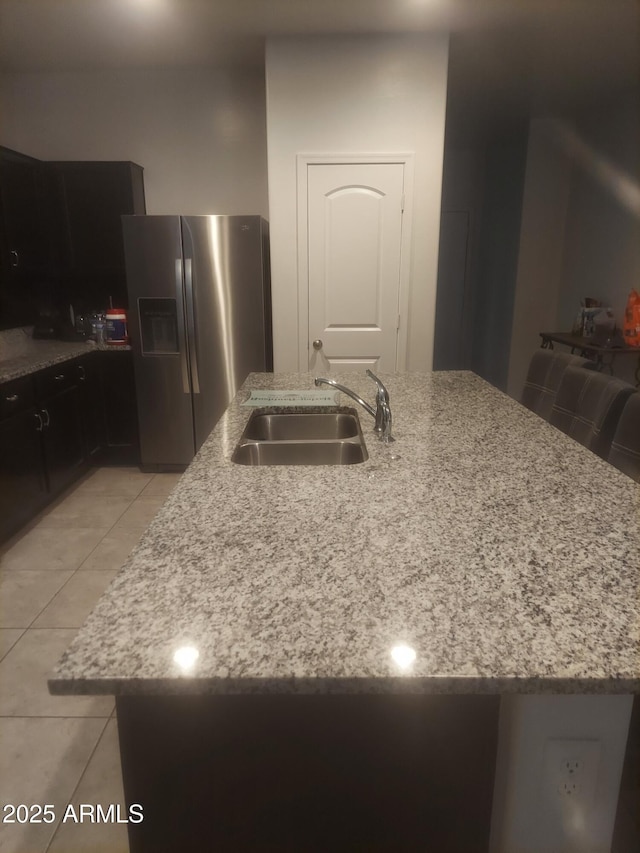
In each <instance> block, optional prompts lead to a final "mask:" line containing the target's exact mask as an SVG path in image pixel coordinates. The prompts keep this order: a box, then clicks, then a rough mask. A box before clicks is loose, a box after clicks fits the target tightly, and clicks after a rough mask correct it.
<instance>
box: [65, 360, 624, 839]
mask: <svg viewBox="0 0 640 853" xmlns="http://www.w3.org/2000/svg"><path fill="white" fill-rule="evenodd" d="M335 378H337V379H338V380H339V381H343V382H344V384H346V385H348V386H349V387H351V388H353V389H354V390H356V391H357V392H358V393H360V394H361V395H362V396H363V397H365V399H372V397H373V385H372V384H371V383H370V381H369V380H368V379H367V378H366V377H365V376H364V375H360V374H358V375H354V374H349V375H348V376H344V377H335ZM382 378H383V380H384V381H385V382H386V383H387V387H388V389H389V393H390V396H391V408H392V411H393V415H394V434H395V437H396V442H395V443H394V444H393V445H390V446H386V445H383V444H382V443H381V442H378V441H377V439H376V438H375V437H374V435H373V433H372V432H371V426H372V423H373V422H372V420H371V418H370V417H369V416H368V415H367V414H366V413H365V412H364V411H363V410H361V409H359V408H358V415H359V418H360V422H361V424H362V428H363V432H364V435H365V440H366V444H367V449H368V453H369V458H368V459H367V461H365V462H363V463H362V464H356V465H346V466H322V467H307V466H301V467H289V466H273V467H267V466H265V467H250V466H242V465H236V464H234V463H233V462H231V459H230V457H231V454H232V452H233V450H234V448H235V446H236V444H237V442H238V439H239V437H240V435H241V433H242V430H243V427H244V425H245V423H246V421H247V418H248V416H249V413H250V409H247V408H244V407H242V406H241V403H242V401H244V400H245V399H246V397H247V396H248V390H249V389H251V388H254V389H259V388H263V389H266V388H274V389H283V390H288V389H295V388H302V389H309V388H312V387H313V378H312V377H311V376H308V375H307V376H305V375H286V374H280V375H269V374H258V375H256V374H253V375H251V376H250V377H249V379H248V380H247V382H246V383H245V385H244V386H243V389H242V390H241V391H240V392H239V394H238V396H237V397H236V399H235V400H234V401H233V402H232V403H231V405H230V407H229V409H228V411H227V412H226V414H225V415H224V416H223V418H222V419H221V421H220V422H219V424H218V425H217V427H216V428H215V430H214V431H213V433H212V434H211V436H210V437H209V439H208V440H207V441H206V442H205V444H204V445H203V447H202V448H201V450H200V452H199V453H198V455H197V456H196V458H195V460H194V461H193V463H192V464H191V465H190V467H189V469H188V470H187V471H186V473H185V475H184V476H183V478H182V479H181V481H180V483H179V485H178V487H177V488H176V489H175V490H174V492H173V494H172V495H171V496H170V497H169V499H168V500H167V502H166V504H165V505H164V507H163V508H162V510H161V511H160V512H159V514H158V515H157V517H156V519H155V520H154V522H153V523H152V525H151V526H150V528H149V530H148V532H147V533H146V535H145V536H144V537H143V539H142V541H141V542H140V544H139V546H138V547H137V548H136V550H135V551H134V552H133V554H132V555H131V557H130V559H129V561H128V563H127V564H126V565H125V567H124V568H123V570H122V571H121V572H120V574H119V575H118V577H116V578H115V579H114V581H113V582H112V584H111V586H110V587H109V589H108V590H107V592H106V593H105V594H104V596H103V597H102V599H101V600H100V602H99V603H98V605H97V606H96V608H95V610H94V611H93V613H92V614H91V616H90V617H89V619H88V620H87V622H86V624H85V626H84V627H83V628H82V629H81V631H80V633H79V635H78V637H77V638H76V640H75V641H74V643H73V644H72V646H71V647H70V649H69V650H68V652H67V653H66V654H65V656H64V657H63V659H62V661H61V662H60V664H59V666H58V668H57V670H56V672H55V673H54V675H53V677H52V678H51V680H50V689H51V691H52V692H53V693H59V694H69V693H84V694H114V695H115V696H116V701H117V707H118V717H119V725H120V737H121V751H122V759H123V775H124V780H125V792H126V794H127V799H128V801H129V802H141V801H142V800H141V799H136V797H141V796H142V795H143V794H144V795H145V796H147V798H148V801H149V811H148V812H147V814H149V813H150V812H151V811H152V810H153V809H154V808H155V809H156V812H155V818H154V820H153V821H152V820H151V818H149V820H148V822H147V821H146V820H145V822H143V823H142V824H140V825H138V826H135V827H134V826H131V827H130V839H131V847H132V851H137V850H147V849H149V850H150V849H155V850H159V849H163V850H164V849H166V850H171V849H178V848H177V847H175V844H176V843H177V839H179V838H180V837H181V836H182V841H183V842H184V844H183V846H182V848H181V849H183V850H188V849H194V850H195V849H198V844H200V845H202V843H203V839H204V838H205V835H203V834H202V833H204V832H205V831H206V826H205V828H202V827H201V828H200V829H198V830H196V829H194V828H193V824H194V823H195V822H196V818H198V819H201V818H202V814H201V813H200V811H201V809H202V808H204V806H203V803H207V802H208V803H209V804H211V803H214V804H215V808H214V813H213V814H212V815H210V814H207V817H206V819H204V824H205V825H207V824H208V825H209V827H210V828H211V829H212V833H213V834H212V836H211V838H213V839H214V843H213V844H212V846H211V849H230V850H231V849H262V848H261V847H260V844H259V843H258V841H260V842H262V843H263V844H264V847H265V848H267V847H268V846H269V844H270V845H271V849H291V850H295V849H306V850H310V849H329V847H331V849H345V850H353V849H363V850H364V849H367V850H368V849H376V847H375V845H373V846H372V843H373V841H375V839H376V838H377V839H378V842H379V845H380V846H379V848H378V849H407V850H409V849H420V848H419V847H417V848H416V847H412V846H411V839H412V838H416V837H418V835H419V836H420V837H422V838H423V839H425V843H427V839H428V835H427V833H428V832H430V831H431V830H432V829H433V832H434V833H435V832H436V829H434V828H433V827H434V826H435V822H437V821H436V819H435V817H434V814H435V811H433V810H432V807H431V806H427V804H428V802H433V801H434V799H436V800H437V799H438V798H439V799H440V800H446V799H447V797H446V796H445V795H444V794H443V793H442V792H447V791H449V790H453V789H455V790H456V791H457V793H454V794H452V796H451V798H450V799H449V800H448V805H447V803H445V802H440V803H439V807H442V808H443V809H444V811H445V812H446V811H447V808H448V809H449V815H450V816H451V815H453V816H454V820H453V821H452V820H449V821H448V823H451V822H455V815H456V814H457V815H458V818H457V819H458V822H459V823H464V822H465V821H467V819H468V821H467V822H468V823H469V826H470V827H471V834H472V835H473V834H475V837H476V846H473V845H472V842H469V844H468V845H467V846H464V847H463V846H461V843H462V842H461V841H460V840H459V838H460V836H454V835H451V834H450V835H449V836H447V835H446V832H447V829H446V827H445V828H444V829H443V830H442V832H443V834H442V835H437V834H433V835H432V836H431V839H433V840H432V841H431V842H429V843H431V845H432V846H431V847H429V844H427V847H428V849H433V850H436V849H438V850H445V849H451V850H455V849H458V850H462V849H469V850H472V849H473V850H484V849H487V836H488V826H489V821H488V819H487V802H488V804H489V805H488V808H489V814H490V804H491V799H492V788H493V778H494V769H495V754H496V739H497V732H498V703H499V701H500V697H501V696H503V697H504V696H506V695H508V694H519V695H522V694H530V695H534V694H535V695H537V696H539V695H540V694H548V695H549V696H557V695H558V694H564V695H565V696H569V695H575V696H579V695H582V694H589V695H590V698H593V699H594V700H596V699H598V698H603V699H609V698H611V697H613V698H614V699H615V698H619V699H620V700H624V701H625V702H627V697H628V695H629V694H632V693H635V692H639V691H640V652H639V649H640V620H639V618H638V613H639V603H638V590H639V583H638V582H639V571H640V569H639V566H640V533H639V527H638V519H639V515H638V514H639V511H640V487H638V485H636V484H635V483H633V482H632V481H631V480H630V479H628V478H627V477H625V476H624V475H623V474H621V473H620V472H619V471H617V470H616V469H614V468H613V467H611V466H609V465H608V464H607V463H606V462H604V461H602V460H601V459H599V458H597V457H596V456H594V455H593V454H592V453H590V452H589V451H587V450H586V449H585V448H583V447H582V446H580V445H578V444H577V443H575V442H574V441H573V440H572V439H570V438H568V437H567V436H565V435H564V434H562V433H560V432H559V431H557V430H556V429H554V428H553V427H551V426H550V425H549V424H547V423H546V422H544V421H542V420H541V419H539V418H538V417H537V416H536V415H534V414H533V413H532V412H530V411H528V410H527V409H525V408H524V407H522V406H520V405H519V404H518V403H517V402H515V401H514V400H512V399H510V398H508V397H506V396H505V395H503V394H501V393H500V392H499V391H497V390H496V389H495V388H492V387H491V386H490V385H488V384H487V383H486V382H484V381H483V380H481V379H480V378H478V377H477V376H475V375H473V374H471V373H464V372H446V373H436V374H429V375H417V374H398V375H389V376H383V377H382ZM341 402H342V403H344V404H347V405H349V406H350V405H351V401H350V400H348V399H347V398H345V397H342V400H341ZM399 647H401V648H404V647H409V648H410V649H411V650H413V651H414V652H415V660H413V661H410V660H409V659H407V658H405V657H403V656H402V655H400V656H399V655H398V654H397V650H398V648H399ZM196 655H197V657H196ZM594 694H600V695H599V696H595V695H594ZM625 707H626V706H625ZM623 716H624V715H623ZM627 722H628V717H627ZM578 728H579V727H578ZM582 731H583V730H582V729H580V728H579V732H582ZM565 736H571V733H568V734H567V733H565ZM579 736H581V737H582V736H584V734H580V735H579ZM385 740H388V741H389V743H390V744H391V746H390V747H388V748H387V749H386V750H385V749H384V748H381V750H380V754H377V755H376V757H375V759H371V763H370V764H369V765H367V759H366V756H369V755H371V754H372V752H375V750H374V749H373V746H374V745H377V746H380V745H381V744H383V742H384V741H385ZM437 743H440V744H443V745H444V746H441V748H440V749H436V748H435V747H434V744H437ZM314 744H315V747H314ZM383 745H384V744H383ZM352 748H353V750H354V752H353V754H352V753H351V752H350V750H351V749H352ZM334 753H335V754H334ZM381 753H385V754H384V755H383V754H381ZM340 754H341V755H342V759H341V758H340ZM461 754H462V755H466V756H467V757H468V763H469V767H470V768H471V769H470V770H469V774H468V776H467V773H466V771H465V773H464V774H459V773H457V772H455V773H454V772H453V769H452V768H453V766H454V765H455V766H459V758H460V755H461ZM412 755H414V756H416V758H415V761H413V762H412V760H411V756H412ZM154 756H155V757H156V760H155V763H154V761H153V760H152V759H153V757H154ZM300 756H303V758H300ZM376 762H379V763H378V764H376ZM498 764H499V765H500V760H499V762H498ZM356 766H357V768H358V773H359V776H358V780H359V781H358V783H357V784H358V786H359V790H360V788H361V789H362V797H360V796H354V793H353V785H354V779H355V778H356V776H354V775H353V773H352V768H353V767H356ZM234 768H235V769H234ZM447 769H448V773H447ZM461 775H462V776H463V777H464V779H463V780H462V781H461V778H460V777H461ZM256 779H257V780H258V782H257V783H255V782H254V783H252V782H251V780H256ZM341 779H342V780H343V782H342V783H341ZM367 779H370V780H371V779H372V780H373V783H374V784H369V785H367V782H366V780H367ZM303 780H306V781H305V783H304V785H303ZM347 783H349V784H347ZM301 785H303V787H305V786H306V787H305V790H303V791H301V792H300V787H301ZM467 785H468V786H469V787H467ZM420 786H422V787H421V788H420ZM376 788H377V789H378V790H380V791H381V792H382V794H381V796H382V799H380V798H378V799H375V790H376ZM224 789H226V790H232V791H235V794H236V796H235V798H234V797H230V796H226V794H225V790H224ZM394 789H395V790H394ZM417 789H420V790H417ZM168 790H169V793H167V791H168ZM181 790H182V791H188V794H187V795H185V796H183V797H182V799H181V798H180V797H179V796H178V794H179V792H180V791H181ZM243 790H244V791H245V792H246V795H247V798H246V799H245V801H244V802H238V794H239V793H240V792H242V791H243ZM416 790H417V793H416ZM295 791H298V792H300V793H299V801H295V796H296V795H295ZM398 791H399V792H400V796H398ZM260 792H262V795H261V793H260ZM387 795H388V797H390V798H391V799H390V800H389V802H391V803H392V807H391V811H393V809H394V808H395V809H397V810H398V811H397V812H396V817H395V819H394V816H393V814H392V815H391V816H389V814H386V815H385V816H384V818H385V820H384V821H383V823H384V826H383V824H382V823H379V821H378V817H379V814H380V812H383V811H384V803H385V796H387ZM440 795H441V796H440ZM172 797H174V798H176V799H174V800H173V802H177V803H179V804H180V805H179V807H178V806H177V807H176V808H178V811H177V812H176V811H174V812H173V813H171V810H170V809H169V807H168V804H169V803H171V802H172V799H171V798H172ZM394 797H395V799H394ZM202 798H203V799H202ZM152 801H153V802H154V803H156V804H157V803H161V804H162V808H160V807H159V806H158V805H152ZM294 801H295V802H294ZM472 801H473V802H474V803H477V811H478V815H476V816H472V815H471V812H473V811H474V808H475V806H473V805H470V804H471V802H472ZM189 802H191V803H193V804H194V805H193V807H192V808H191V810H190V811H189V808H188V803H189ZM234 802H236V806H235V808H236V812H237V813H236V814H230V810H233V803H234ZM345 802H346V806H345ZM420 802H423V803H424V804H425V806H424V810H425V814H426V815H427V819H426V823H425V820H424V819H421V818H420V817H415V812H416V803H418V804H419V803H420ZM292 803H293V805H292ZM402 803H406V805H405V806H403V805H402ZM463 803H466V804H467V809H466V812H465V815H464V820H461V819H460V816H461V815H462V804H463ZM310 804H311V805H310ZM216 808H217V811H216ZM162 809H164V821H162V820H161V814H162ZM494 809H495V804H494ZM180 810H182V811H180ZM199 810H200V811H199ZM436 811H437V809H436ZM349 812H350V813H351V814H352V816H353V817H354V820H353V824H354V825H353V826H351V825H348V824H349V820H348V813H349ZM296 815H304V820H303V819H299V818H297V817H296ZM333 815H338V817H337V818H336V819H335V820H334V819H333ZM374 818H375V819H374ZM305 820H306V821H307V824H306V829H305V825H304V822H305ZM287 821H288V822H287ZM474 821H475V822H474ZM201 822H202V821H201ZM367 822H368V824H369V825H370V826H373V827H374V829H373V834H372V836H370V837H366V833H365V835H363V836H361V837H360V842H358V835H357V833H358V831H359V830H358V826H359V827H360V828H362V827H363V826H364V825H365V823H367ZM152 823H153V824H154V826H155V827H156V831H155V836H154V837H153V839H152V835H153V827H152ZM283 824H284V825H283ZM407 825H408V826H409V829H408V831H407V833H406V837H405V835H404V834H403V835H402V837H401V836H400V835H398V832H400V829H399V828H400V827H401V826H407ZM158 827H161V829H158ZM172 827H173V829H172ZM176 827H177V829H176ZM187 827H189V831H187ZM219 827H222V828H221V829H220V833H221V834H216V833H217V832H218V828H219ZM322 827H324V830H323V829H322ZM305 831H306V833H307V836H306V837H305V835H304V833H305ZM189 832H192V835H191V836H190V835H189ZM145 833H146V834H145ZM172 833H173V834H172ZM278 833H280V834H278ZM341 833H344V834H342V835H341ZM385 833H387V837H388V839H389V840H388V846H385V842H384V838H385ZM394 833H395V834H394ZM206 837H207V839H208V838H209V836H206ZM188 838H193V839H194V840H193V844H192V846H189V844H190V842H189V841H188ZM251 839H253V840H254V841H255V846H254V847H252V846H251ZM302 839H306V840H305V843H303V841H302ZM398 839H400V840H398ZM329 840H331V843H330V842H329ZM394 840H395V842H396V846H395V847H394V846H393V844H394ZM160 841H162V843H163V844H164V845H165V846H162V845H161V844H160V846H158V844H159V843H160ZM307 842H308V843H307ZM342 843H343V844H344V846H341V844H342ZM358 843H360V844H361V846H357V845H358ZM153 844H155V845H156V846H153ZM456 844H457V845H458V846H457V847H456ZM172 845H174V846H172ZM216 845H217V846H216ZM314 845H317V846H314ZM438 845H440V846H438ZM447 845H448V846H447ZM201 849H204V848H202V847H201Z"/></svg>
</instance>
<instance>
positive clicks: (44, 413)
mask: <svg viewBox="0 0 640 853" xmlns="http://www.w3.org/2000/svg"><path fill="white" fill-rule="evenodd" d="M41 414H42V415H44V417H45V418H46V420H45V422H44V424H43V426H44V427H45V428H46V427H48V426H49V424H50V423H51V418H50V417H49V412H48V411H47V410H46V409H42V412H41Z"/></svg>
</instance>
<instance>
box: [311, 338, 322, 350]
mask: <svg viewBox="0 0 640 853" xmlns="http://www.w3.org/2000/svg"><path fill="white" fill-rule="evenodd" d="M313 348H314V349H315V350H321V349H322V341H321V340H320V338H316V339H315V341H314V342H313Z"/></svg>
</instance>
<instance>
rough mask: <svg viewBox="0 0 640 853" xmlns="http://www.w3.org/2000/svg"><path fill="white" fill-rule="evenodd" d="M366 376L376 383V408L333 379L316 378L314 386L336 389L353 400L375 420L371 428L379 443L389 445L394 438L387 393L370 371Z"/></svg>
mask: <svg viewBox="0 0 640 853" xmlns="http://www.w3.org/2000/svg"><path fill="white" fill-rule="evenodd" d="M367 376H368V377H370V378H371V379H373V381H374V382H375V383H376V408H375V409H374V408H373V406H370V405H369V403H367V402H365V400H363V399H362V397H360V396H359V395H358V394H356V393H355V391H351V389H349V388H345V386H344V385H340V383H339V382H336V381H335V379H324V378H323V377H321V376H316V378H315V384H316V385H322V384H323V383H324V384H325V385H331V387H332V388H336V389H337V390H338V391H342V393H343V394H346V395H347V396H348V397H351V399H352V400H355V401H356V403H360V405H361V406H362V408H363V409H364V410H365V411H366V412H369V414H370V415H371V417H372V418H374V420H375V426H374V427H373V431H374V432H375V433H377V435H378V438H379V439H380V440H381V441H384V443H385V444H390V443H391V442H392V441H395V438H394V437H393V436H392V435H391V423H392V419H391V406H390V405H389V392H388V391H387V389H386V388H385V387H384V385H383V384H382V382H381V381H380V380H379V379H378V377H377V376H376V375H375V374H374V373H372V372H371V371H370V370H367Z"/></svg>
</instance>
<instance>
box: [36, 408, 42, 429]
mask: <svg viewBox="0 0 640 853" xmlns="http://www.w3.org/2000/svg"><path fill="white" fill-rule="evenodd" d="M34 417H35V418H36V419H37V421H38V426H37V427H36V432H42V426H43V424H42V418H41V416H40V413H39V412H36V413H35V415H34Z"/></svg>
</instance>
